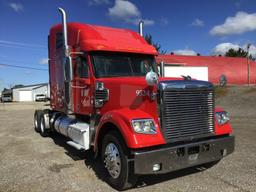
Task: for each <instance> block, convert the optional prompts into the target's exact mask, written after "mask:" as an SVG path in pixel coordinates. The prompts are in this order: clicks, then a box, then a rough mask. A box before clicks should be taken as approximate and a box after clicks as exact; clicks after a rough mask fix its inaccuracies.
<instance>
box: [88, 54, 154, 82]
mask: <svg viewBox="0 0 256 192" xmlns="http://www.w3.org/2000/svg"><path fill="white" fill-rule="evenodd" d="M92 60H93V68H94V75H95V77H96V78H99V77H125V76H145V75H146V74H147V72H149V71H155V72H156V65H155V60H154V56H152V55H142V54H125V53H115V54H113V53H94V54H93V55H92Z"/></svg>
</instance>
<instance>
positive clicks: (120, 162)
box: [34, 8, 234, 190]
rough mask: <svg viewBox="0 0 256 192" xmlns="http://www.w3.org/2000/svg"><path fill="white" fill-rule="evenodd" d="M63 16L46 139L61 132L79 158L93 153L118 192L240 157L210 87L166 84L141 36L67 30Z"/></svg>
mask: <svg viewBox="0 0 256 192" xmlns="http://www.w3.org/2000/svg"><path fill="white" fill-rule="evenodd" d="M59 11H60V12H61V14H62V24H58V25H55V26H53V27H52V28H51V30H50V34H49V38H48V41H49V74H50V75H49V76H50V88H51V98H50V109H45V110H36V111H35V114H34V124H35V130H36V131H37V132H39V133H40V134H41V135H42V136H43V137H45V136H48V135H49V134H51V133H52V132H54V131H55V132H58V133H60V134H62V135H64V136H66V137H67V138H69V139H70V140H69V141H68V142H67V144H69V145H71V146H73V147H74V148H76V149H78V150H89V149H92V150H93V151H94V153H95V157H98V158H100V159H101V165H102V168H103V170H104V173H105V180H106V181H107V182H108V183H109V184H110V185H111V186H112V187H114V188H116V189H118V190H124V189H127V188H131V187H133V186H134V185H135V183H136V180H137V178H138V176H140V175H145V174H162V173H167V172H172V171H175V170H180V169H184V168H187V167H193V166H197V165H201V164H212V163H216V162H218V161H219V160H221V159H222V158H223V157H225V156H226V155H228V154H230V153H232V152H233V151H234V136H232V128H231V126H230V123H229V117H228V114H227V112H225V111H224V110H222V109H221V108H215V106H214V88H213V85H212V84H211V83H209V82H204V81H197V80H191V79H190V78H181V79H174V78H165V77H163V76H161V75H160V74H158V69H157V66H156V62H155V56H156V55H157V51H156V50H155V48H154V47H153V46H151V45H149V44H148V43H147V42H146V41H145V40H144V38H143V37H142V36H141V35H139V34H138V33H136V32H133V31H131V30H127V29H115V28H110V27H103V26H96V25H88V24H81V23H68V24H67V23H66V15H65V11H64V10H63V9H61V8H59ZM140 28H141V29H142V27H140ZM141 34H142V30H141ZM160 72H161V73H162V74H164V73H163V67H161V70H160Z"/></svg>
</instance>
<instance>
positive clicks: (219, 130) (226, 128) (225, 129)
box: [214, 107, 233, 135]
mask: <svg viewBox="0 0 256 192" xmlns="http://www.w3.org/2000/svg"><path fill="white" fill-rule="evenodd" d="M221 111H225V110H223V109H222V108H221V107H216V108H215V113H216V112H221ZM214 119H215V134H216V135H224V134H231V133H232V131H233V130H232V127H231V124H230V122H228V123H225V124H224V125H219V124H218V121H217V119H216V116H215V115H214Z"/></svg>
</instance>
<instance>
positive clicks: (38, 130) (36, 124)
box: [34, 110, 40, 133]
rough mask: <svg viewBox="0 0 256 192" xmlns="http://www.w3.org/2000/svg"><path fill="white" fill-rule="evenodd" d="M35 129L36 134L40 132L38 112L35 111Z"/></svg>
mask: <svg viewBox="0 0 256 192" xmlns="http://www.w3.org/2000/svg"><path fill="white" fill-rule="evenodd" d="M34 129H35V132H37V133H39V132H40V129H39V118H38V110H35V113H34Z"/></svg>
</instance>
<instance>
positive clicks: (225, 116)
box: [215, 111, 230, 125]
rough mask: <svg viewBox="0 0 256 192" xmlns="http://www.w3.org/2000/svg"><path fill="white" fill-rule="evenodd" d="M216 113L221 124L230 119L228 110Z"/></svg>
mask: <svg viewBox="0 0 256 192" xmlns="http://www.w3.org/2000/svg"><path fill="white" fill-rule="evenodd" d="M215 115H216V118H217V121H218V124H219V125H224V124H225V123H227V122H229V121H230V118H229V114H228V112H226V111H221V112H216V113H215Z"/></svg>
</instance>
